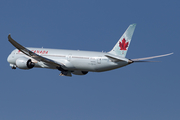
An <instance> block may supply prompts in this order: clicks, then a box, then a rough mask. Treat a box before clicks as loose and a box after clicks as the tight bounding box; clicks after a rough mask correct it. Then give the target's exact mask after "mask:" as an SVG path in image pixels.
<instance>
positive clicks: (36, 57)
mask: <svg viewBox="0 0 180 120" xmlns="http://www.w3.org/2000/svg"><path fill="white" fill-rule="evenodd" d="M8 41H9V42H10V43H11V44H12V45H13V46H14V47H16V48H17V49H18V50H20V51H21V52H22V53H24V54H25V55H27V56H29V57H31V58H33V59H35V60H37V61H42V62H44V63H46V64H49V65H53V66H55V67H56V68H61V67H63V66H65V65H64V64H62V63H58V62H56V61H53V60H51V59H48V58H45V57H43V56H41V55H38V54H36V53H34V52H32V51H30V50H28V49H27V48H25V47H23V46H22V45H20V44H19V43H17V42H16V41H15V40H13V39H12V38H11V35H8Z"/></svg>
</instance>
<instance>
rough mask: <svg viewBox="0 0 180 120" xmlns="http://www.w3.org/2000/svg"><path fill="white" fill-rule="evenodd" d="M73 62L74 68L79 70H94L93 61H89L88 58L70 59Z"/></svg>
mask: <svg viewBox="0 0 180 120" xmlns="http://www.w3.org/2000/svg"><path fill="white" fill-rule="evenodd" d="M71 63H72V64H73V66H74V68H75V69H76V70H81V71H95V65H96V63H95V62H91V61H90V60H88V59H87V60H73V61H71Z"/></svg>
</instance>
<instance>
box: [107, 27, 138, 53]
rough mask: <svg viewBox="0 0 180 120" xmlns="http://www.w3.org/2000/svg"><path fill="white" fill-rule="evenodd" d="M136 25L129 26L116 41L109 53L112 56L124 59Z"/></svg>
mask: <svg viewBox="0 0 180 120" xmlns="http://www.w3.org/2000/svg"><path fill="white" fill-rule="evenodd" d="M135 27H136V24H131V25H129V27H128V28H127V30H126V31H125V32H124V34H123V35H122V36H121V38H120V39H119V40H118V42H117V43H116V45H115V46H114V48H113V49H112V50H111V51H110V52H109V53H111V54H114V55H119V56H121V57H126V53H127V51H128V48H129V45H130V42H131V38H132V36H133V33H134V30H135Z"/></svg>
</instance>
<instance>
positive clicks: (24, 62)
mask: <svg viewBox="0 0 180 120" xmlns="http://www.w3.org/2000/svg"><path fill="white" fill-rule="evenodd" d="M16 66H17V67H18V68H20V69H31V68H33V67H34V66H35V63H33V62H32V61H31V59H28V58H18V59H17V60H16Z"/></svg>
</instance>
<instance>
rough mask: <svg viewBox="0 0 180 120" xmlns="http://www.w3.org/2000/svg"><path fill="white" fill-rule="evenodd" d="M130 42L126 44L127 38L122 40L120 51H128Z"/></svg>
mask: <svg viewBox="0 0 180 120" xmlns="http://www.w3.org/2000/svg"><path fill="white" fill-rule="evenodd" d="M128 45H129V42H126V40H125V38H124V39H123V40H122V42H121V41H120V42H119V47H120V50H127V49H126V48H127V47H128Z"/></svg>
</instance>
